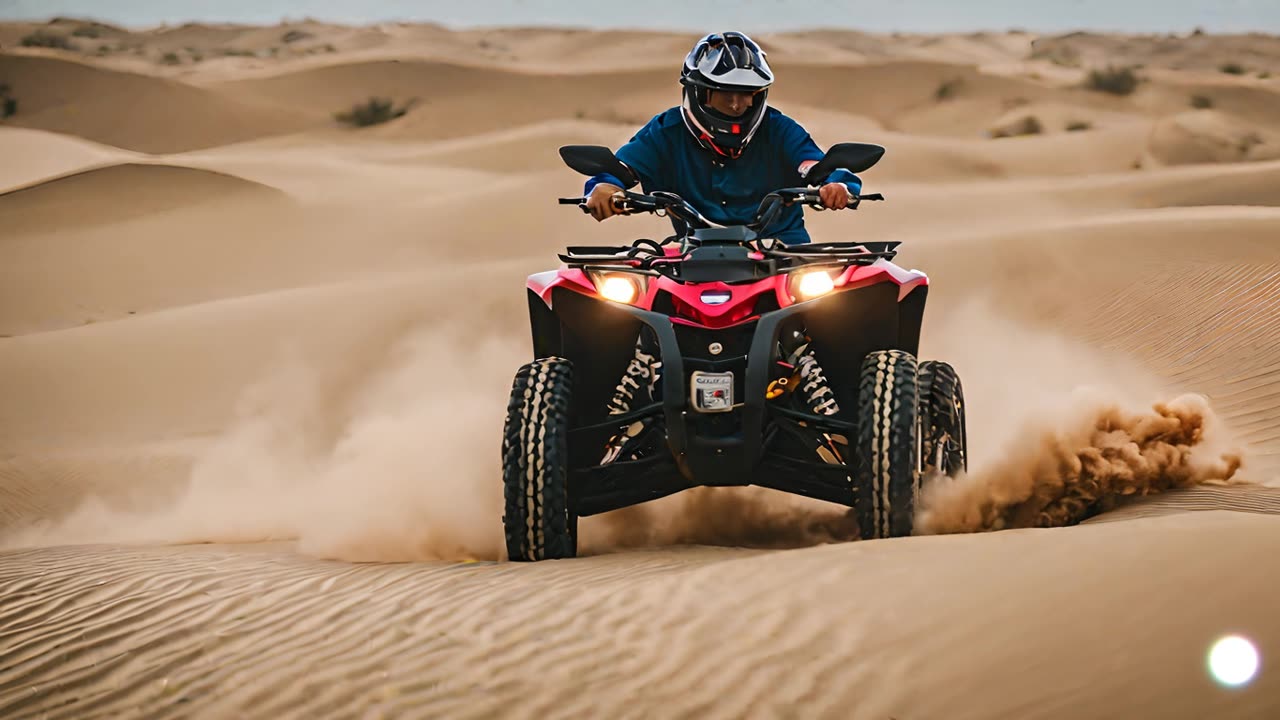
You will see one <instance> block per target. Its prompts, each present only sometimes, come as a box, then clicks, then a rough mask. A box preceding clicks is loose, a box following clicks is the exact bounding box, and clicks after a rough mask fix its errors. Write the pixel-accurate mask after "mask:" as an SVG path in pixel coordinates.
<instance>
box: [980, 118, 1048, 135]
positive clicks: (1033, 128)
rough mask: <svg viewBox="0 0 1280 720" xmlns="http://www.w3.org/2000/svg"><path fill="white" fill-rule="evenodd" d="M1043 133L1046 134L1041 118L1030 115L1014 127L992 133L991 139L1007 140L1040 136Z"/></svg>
mask: <svg viewBox="0 0 1280 720" xmlns="http://www.w3.org/2000/svg"><path fill="white" fill-rule="evenodd" d="M1042 132H1044V125H1043V124H1041V122H1040V118H1038V117H1036V116H1035V115H1028V116H1026V117H1024V118H1022V119H1021V120H1019V121H1018V122H1016V123H1014V124H1013V125H1010V126H1008V127H1004V128H1000V129H999V130H996V131H994V132H992V133H991V137H993V138H1006V137H1018V136H1021V135H1039V134H1040V133H1042Z"/></svg>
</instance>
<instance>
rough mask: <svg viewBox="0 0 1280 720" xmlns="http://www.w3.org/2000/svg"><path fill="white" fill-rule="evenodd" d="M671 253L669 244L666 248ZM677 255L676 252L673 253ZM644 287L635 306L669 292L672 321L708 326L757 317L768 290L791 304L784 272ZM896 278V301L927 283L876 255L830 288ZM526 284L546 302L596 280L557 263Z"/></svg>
mask: <svg viewBox="0 0 1280 720" xmlns="http://www.w3.org/2000/svg"><path fill="white" fill-rule="evenodd" d="M667 250H668V254H669V255H670V250H671V248H668V249H667ZM672 259H673V260H678V259H679V257H678V256H672ZM646 277H647V279H648V285H647V289H646V291H645V293H644V296H643V297H640V298H638V299H637V300H636V302H635V303H633V304H634V305H635V307H639V308H643V309H645V310H651V309H653V300H654V297H655V296H656V294H657V292H658V290H663V291H666V292H668V293H670V294H671V296H672V300H673V304H674V305H675V309H676V314H675V315H673V316H672V318H671V319H672V322H676V323H681V324H685V325H694V326H699V327H705V328H712V329H722V328H727V327H732V326H734V325H737V324H739V323H744V322H748V321H750V320H752V319H754V318H756V317H757V314H756V312H755V308H756V303H757V301H758V300H759V299H760V297H761V296H764V295H767V294H769V293H772V294H773V295H774V297H775V298H776V300H777V303H778V307H780V308H785V307H788V306H790V305H793V304H795V303H794V301H793V300H792V299H791V295H790V293H789V292H788V289H787V285H788V279H789V275H788V274H786V273H783V274H779V275H774V276H773V277H768V278H764V279H763V280H758V281H756V282H753V283H749V284H740V285H729V284H727V283H722V282H708V283H679V282H676V281H675V280H672V279H671V278H668V277H665V276H662V275H658V276H653V275H649V276H646ZM886 282H889V283H895V284H897V285H898V287H899V290H898V301H899V302H901V301H902V299H903V298H905V297H906V296H907V295H908V294H909V293H910V292H911V291H912V290H914V289H915V288H917V287H919V286H921V285H928V284H929V278H928V277H927V276H926V275H925V274H924V273H922V272H919V271H917V270H906V269H903V268H901V267H899V266H897V265H894V264H893V263H891V262H889V261H887V260H880V261H877V262H875V263H873V264H871V265H850V266H848V267H846V268H845V269H844V270H843V271H841V272H840V274H839V275H838V276H837V277H836V278H835V289H834V290H833V291H832V292H840V291H842V290H853V289H857V288H862V287H867V286H868V285H875V284H878V283H886ZM526 286H527V287H528V288H529V289H530V290H532V291H533V292H534V293H536V294H537V295H538V297H540V298H542V302H544V303H546V304H547V307H551V291H552V289H554V288H557V287H563V288H567V289H569V290H573V291H574V292H578V293H582V294H584V295H592V296H594V295H596V289H595V285H594V284H593V283H592V282H591V278H589V277H588V276H587V273H586V272H584V271H582V270H579V269H576V268H569V267H564V266H561V268H560V269H559V270H548V271H546V272H541V273H537V274H534V275H530V276H529V279H528V282H527V283H526ZM708 290H712V291H721V292H728V293H729V294H730V298H729V300H728V301H727V302H724V303H722V304H718V305H713V304H710V303H706V302H703V300H702V293H703V292H705V291H708Z"/></svg>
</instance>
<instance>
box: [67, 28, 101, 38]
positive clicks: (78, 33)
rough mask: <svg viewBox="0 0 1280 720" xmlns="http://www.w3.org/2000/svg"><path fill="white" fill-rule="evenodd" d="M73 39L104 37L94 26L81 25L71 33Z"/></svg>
mask: <svg viewBox="0 0 1280 720" xmlns="http://www.w3.org/2000/svg"><path fill="white" fill-rule="evenodd" d="M71 35H72V37H82V38H93V39H95V40H96V39H98V38H99V37H101V36H102V31H101V30H99V29H98V28H96V27H94V26H92V25H81V26H80V27H78V28H76V29H75V30H72V31H71Z"/></svg>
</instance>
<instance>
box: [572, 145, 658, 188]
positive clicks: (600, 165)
mask: <svg viewBox="0 0 1280 720" xmlns="http://www.w3.org/2000/svg"><path fill="white" fill-rule="evenodd" d="M560 158H561V159H562V160H564V164H565V165H568V166H569V167H571V168H573V169H574V170H576V171H578V172H580V173H582V174H583V175H586V176H588V177H592V176H595V175H601V174H604V173H608V174H609V175H612V176H614V177H616V178H618V179H619V180H621V181H622V183H623V185H622V186H623V187H624V188H631V187H635V186H636V185H637V184H639V183H640V178H638V177H636V174H635V171H633V170H632V169H631V168H629V167H627V166H626V165H625V164H624V163H623V162H622V161H621V160H619V159H618V157H617V156H616V155H614V154H613V151H612V150H610V149H609V148H607V147H604V146H603V145H565V146H564V147H562V148H560Z"/></svg>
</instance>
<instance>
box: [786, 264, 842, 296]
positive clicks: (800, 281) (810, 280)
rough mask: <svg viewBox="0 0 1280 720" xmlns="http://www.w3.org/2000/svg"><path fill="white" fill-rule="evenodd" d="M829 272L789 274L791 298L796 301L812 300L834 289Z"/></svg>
mask: <svg viewBox="0 0 1280 720" xmlns="http://www.w3.org/2000/svg"><path fill="white" fill-rule="evenodd" d="M831 273H832V271H831V270H808V271H805V272H795V273H791V278H790V286H791V296H792V297H794V298H795V299H796V300H812V299H814V298H816V297H821V296H823V295H826V294H827V293H829V292H831V291H832V290H834V289H835V287H836V283H835V280H833V279H832V277H831Z"/></svg>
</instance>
